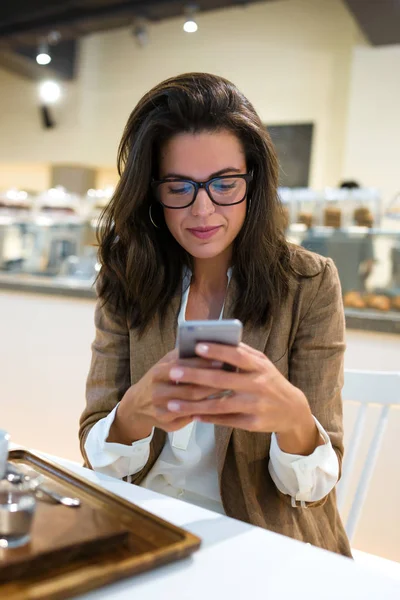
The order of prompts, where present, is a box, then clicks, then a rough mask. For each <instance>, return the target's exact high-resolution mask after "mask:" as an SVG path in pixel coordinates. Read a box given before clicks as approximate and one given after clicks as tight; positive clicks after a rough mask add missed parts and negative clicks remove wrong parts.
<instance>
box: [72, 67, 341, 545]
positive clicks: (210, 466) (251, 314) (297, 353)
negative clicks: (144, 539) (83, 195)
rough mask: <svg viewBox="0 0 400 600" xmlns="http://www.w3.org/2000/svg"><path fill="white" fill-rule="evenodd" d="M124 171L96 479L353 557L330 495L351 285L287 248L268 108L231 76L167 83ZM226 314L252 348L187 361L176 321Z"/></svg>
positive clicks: (212, 350) (105, 308)
mask: <svg viewBox="0 0 400 600" xmlns="http://www.w3.org/2000/svg"><path fill="white" fill-rule="evenodd" d="M118 164H119V170H120V175H121V178H120V181H119V184H118V186H117V189H116V191H115V194H114V197H113V198H112V200H111V202H110V204H109V206H108V207H107V209H106V210H105V212H104V215H103V223H102V228H101V230H100V231H101V233H100V260H101V264H102V268H101V273H100V278H99V282H98V294H99V302H98V305H97V308H96V316H95V323H96V339H95V342H94V344H93V358H92V364H91V368H90V373H89V377H88V383H87V406H86V408H85V410H84V412H83V414H82V417H81V423H80V440H81V448H82V453H83V455H84V457H85V460H86V464H87V465H89V466H91V467H92V468H93V469H96V470H98V471H100V472H103V473H107V474H109V475H113V476H115V477H120V478H126V479H127V480H128V481H132V482H133V483H136V484H139V485H142V486H145V487H148V488H151V489H153V490H156V491H159V492H161V493H164V494H169V495H172V496H175V497H180V498H182V499H184V500H187V501H189V502H194V503H196V504H199V505H201V506H205V507H207V508H211V509H213V510H217V511H220V512H223V513H225V514H227V515H229V516H231V517H235V518H237V519H242V520H243V521H247V522H249V523H253V524H255V525H259V526H261V527H265V528H267V529H270V530H272V531H276V532H279V533H283V534H285V535H288V536H291V537H294V538H297V539H299V540H303V541H306V542H310V543H312V544H315V545H317V546H321V547H322V548H326V549H328V550H332V551H335V552H339V553H342V554H345V555H350V549H349V545H348V541H347V538H346V534H345V532H344V529H343V526H342V523H341V521H340V517H339V515H338V512H337V508H336V499H335V491H334V487H335V484H336V483H337V480H338V477H339V471H340V464H341V460H342V456H343V445H342V405H341V397H340V389H341V385H342V363H343V352H344V343H343V329H344V319H343V308H342V301H341V292H340V285H339V281H338V277H337V272H336V270H335V267H334V265H333V263H332V262H331V261H330V260H329V259H326V258H322V257H320V256H318V255H315V254H312V253H310V252H307V251H306V250H304V249H301V248H297V247H294V246H289V245H288V244H287V243H286V242H285V239H284V236H283V233H282V214H281V205H280V203H279V200H278V197H277V180H278V165H277V160H276V156H275V153H274V149H273V146H272V144H271V140H270V138H269V136H268V134H267V132H266V131H265V129H264V127H263V125H262V123H261V121H260V119H259V117H258V116H257V114H256V112H255V110H254V108H253V107H252V105H251V104H250V103H249V101H248V100H247V99H246V98H245V97H244V96H243V95H242V94H241V93H240V92H239V91H238V90H237V89H236V88H235V86H234V85H233V84H231V83H230V82H228V81H226V80H225V79H222V78H220V77H217V76H214V75H208V74H202V73H194V74H187V75H182V76H179V77H176V78H172V79H169V80H168V81H165V82H163V83H161V84H160V85H158V86H156V87H155V88H154V89H152V90H151V91H150V92H149V93H147V94H146V95H145V96H144V97H143V98H142V100H141V101H140V102H139V104H138V105H137V107H136V108H135V109H134V111H133V112H132V114H131V116H130V118H129V120H128V123H127V125H126V128H125V132H124V134H123V138H122V141H121V144H120V148H119V160H118ZM221 317H223V318H233V317H235V318H238V319H240V320H241V321H242V322H243V324H244V338H243V340H244V341H243V343H242V344H241V345H240V346H239V347H238V348H232V347H229V346H222V345H215V344H200V345H198V347H197V354H198V357H199V358H198V359H195V360H191V361H187V360H183V361H179V360H178V357H177V351H176V350H175V349H174V348H175V340H176V331H177V325H178V322H180V321H182V320H185V319H186V320H191V319H218V318H221ZM222 362H227V363H230V364H231V365H233V366H234V367H237V369H238V370H239V371H238V372H236V373H228V372H226V371H224V370H222V369H221V364H222ZM177 383H179V384H184V385H177ZM225 390H230V391H231V392H230V395H229V396H226V395H222V394H221V392H223V391H225ZM209 396H214V397H213V398H209ZM215 396H216V397H215Z"/></svg>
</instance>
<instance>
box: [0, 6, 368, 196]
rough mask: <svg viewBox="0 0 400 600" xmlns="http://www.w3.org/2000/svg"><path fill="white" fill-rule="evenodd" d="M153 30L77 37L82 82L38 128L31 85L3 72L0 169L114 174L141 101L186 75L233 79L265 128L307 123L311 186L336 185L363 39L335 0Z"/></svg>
mask: <svg viewBox="0 0 400 600" xmlns="http://www.w3.org/2000/svg"><path fill="white" fill-rule="evenodd" d="M198 23H199V31H198V32H197V33H196V34H195V35H188V34H185V33H184V32H183V30H182V19H173V20H170V21H167V22H162V23H160V24H157V25H153V26H151V27H150V43H149V44H148V46H147V47H145V48H138V47H137V46H136V45H135V42H134V39H133V36H132V35H131V32H130V30H129V29H126V30H118V31H111V32H107V33H101V34H96V35H93V36H89V37H86V38H83V40H82V44H81V61H80V69H79V78H78V80H77V81H76V82H75V83H73V84H68V85H67V86H65V95H64V99H63V101H62V102H61V104H60V106H58V107H57V108H54V109H52V110H53V112H54V117H55V120H56V122H57V124H58V125H57V128H56V129H54V130H47V131H44V130H42V129H41V127H40V121H39V115H38V109H37V100H36V88H35V85H34V83H32V82H30V81H26V80H23V79H20V78H17V77H16V76H14V75H10V74H9V73H6V72H5V71H0V89H1V92H2V93H1V95H0V128H1V129H0V131H1V136H0V162H1V161H16V160H18V161H21V160H22V161H33V160H35V161H45V162H48V161H50V160H51V161H54V162H66V163H67V162H74V163H80V164H91V165H97V166H102V167H112V166H113V165H114V164H115V157H116V150H117V145H118V142H119V139H120V136H121V133H122V130H123V127H124V124H125V122H126V119H127V117H128V115H129V113H130V112H131V110H132V108H133V107H134V105H135V103H136V102H137V101H138V100H139V98H140V97H141V95H142V94H143V93H144V92H145V91H147V90H148V89H149V88H150V87H151V86H153V85H154V84H156V83H157V82H158V81H160V80H162V79H164V78H166V77H169V76H172V75H175V74H177V73H180V72H184V71H193V70H198V71H211V72H214V73H218V74H221V75H224V76H226V77H228V78H230V79H232V80H233V81H234V82H235V83H236V84H237V85H238V86H239V87H240V88H241V89H242V90H243V92H244V93H245V94H246V95H247V96H248V97H249V98H250V100H251V101H252V102H253V103H254V105H255V107H256V108H257V110H258V111H259V113H260V115H261V117H262V118H263V120H264V121H266V122H269V123H275V124H276V123H287V122H291V123H297V122H311V121H312V122H314V123H315V126H316V127H315V140H314V142H315V143H314V148H313V154H312V169H311V184H312V185H313V186H315V187H322V186H324V185H326V184H330V185H333V184H336V183H337V181H338V180H339V179H340V177H341V172H342V161H343V152H344V144H345V139H344V136H345V130H346V115H347V98H348V86H349V76H350V65H351V54H352V49H353V46H354V44H355V43H356V42H358V41H360V39H362V38H361V37H360V32H359V30H358V29H357V26H356V25H355V22H354V20H353V18H352V17H351V15H350V13H349V11H348V10H347V8H346V7H345V5H344V4H343V2H342V1H341V0H285V1H279V2H268V3H265V4H254V5H249V6H247V7H245V8H233V9H229V10H224V11H217V12H213V13H206V14H201V15H199V18H198Z"/></svg>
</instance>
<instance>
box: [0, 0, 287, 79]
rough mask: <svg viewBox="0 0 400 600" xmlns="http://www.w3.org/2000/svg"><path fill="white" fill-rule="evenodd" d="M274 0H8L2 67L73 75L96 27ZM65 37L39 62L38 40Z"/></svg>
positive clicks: (0, 36)
mask: <svg viewBox="0 0 400 600" xmlns="http://www.w3.org/2000/svg"><path fill="white" fill-rule="evenodd" d="M266 1H269V2H273V1H276V0H195V2H193V1H191V0H10V1H3V2H1V1H0V66H2V67H3V68H6V69H8V70H11V71H13V72H16V73H18V74H19V75H22V76H25V77H29V78H32V79H38V78H40V77H43V74H44V72H45V73H46V75H47V76H49V77H51V76H56V77H60V78H62V79H73V78H74V76H75V66H76V55H77V52H76V41H77V40H78V39H79V38H80V37H82V36H84V35H88V34H91V33H95V32H97V31H105V30H109V29H115V28H118V27H127V26H130V25H133V23H134V21H135V19H137V18H141V19H146V20H147V21H150V22H156V21H160V20H163V19H170V18H173V17H178V16H182V18H183V17H184V14H185V9H186V8H187V7H188V6H190V5H194V6H196V7H197V10H198V11H199V12H205V11H211V10H217V9H222V8H228V7H231V6H246V5H248V4H253V3H256V2H266ZM52 31H53V32H54V31H55V32H57V33H58V34H60V36H61V42H59V43H57V44H56V45H53V46H51V55H52V61H51V65H49V66H46V67H43V66H39V65H37V64H36V61H35V57H36V54H37V48H38V42H39V40H40V39H41V38H43V37H47V36H48V35H49V33H50V32H52Z"/></svg>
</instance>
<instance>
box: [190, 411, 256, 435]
mask: <svg viewBox="0 0 400 600" xmlns="http://www.w3.org/2000/svg"><path fill="white" fill-rule="evenodd" d="M193 420H194V421H199V422H200V423H212V424H213V425H223V426H225V427H234V428H236V429H244V430H245V431H260V428H259V425H258V422H257V420H256V419H255V418H254V416H253V415H246V414H233V415H229V414H228V415H195V416H194V417H193Z"/></svg>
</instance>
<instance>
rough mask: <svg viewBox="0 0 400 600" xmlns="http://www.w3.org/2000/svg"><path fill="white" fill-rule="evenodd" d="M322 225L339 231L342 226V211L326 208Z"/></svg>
mask: <svg viewBox="0 0 400 600" xmlns="http://www.w3.org/2000/svg"><path fill="white" fill-rule="evenodd" d="M324 225H325V226H326V227H334V228H335V229H340V227H341V226H342V211H341V210H340V208H334V207H327V208H325V210H324Z"/></svg>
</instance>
